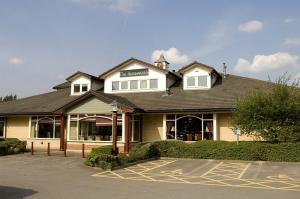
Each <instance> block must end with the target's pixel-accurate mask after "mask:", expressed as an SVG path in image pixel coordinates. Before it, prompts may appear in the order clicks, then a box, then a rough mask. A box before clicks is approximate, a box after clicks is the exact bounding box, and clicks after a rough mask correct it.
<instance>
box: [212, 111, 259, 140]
mask: <svg viewBox="0 0 300 199" xmlns="http://www.w3.org/2000/svg"><path fill="white" fill-rule="evenodd" d="M217 118H218V120H217V123H218V132H219V136H220V140H223V141H236V135H235V134H234V132H233V131H232V129H231V128H232V114H231V113H218V116H217ZM253 140H254V138H253V137H251V136H246V135H242V136H240V141H253Z"/></svg>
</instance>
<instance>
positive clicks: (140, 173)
mask: <svg viewBox="0 0 300 199" xmlns="http://www.w3.org/2000/svg"><path fill="white" fill-rule="evenodd" d="M125 169H126V170H127V171H130V172H132V173H135V174H137V175H141V176H143V177H144V178H147V179H150V180H152V181H155V180H154V179H153V178H151V177H149V176H146V175H143V174H142V172H139V173H138V172H135V171H133V170H131V169H128V168H125Z"/></svg>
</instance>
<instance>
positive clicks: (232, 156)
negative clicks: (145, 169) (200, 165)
mask: <svg viewBox="0 0 300 199" xmlns="http://www.w3.org/2000/svg"><path fill="white" fill-rule="evenodd" d="M154 145H155V147H157V149H158V150H159V152H160V155H161V156H162V157H173V158H194V159H222V160H252V161H282V162H300V142H298V143H277V144H274V143H269V142H254V141H248V142H247V141H242V142H239V144H238V145H237V143H236V142H227V141H200V142H194V143H185V142H183V141H159V142H155V143H154Z"/></svg>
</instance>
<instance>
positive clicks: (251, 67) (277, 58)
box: [235, 52, 299, 73]
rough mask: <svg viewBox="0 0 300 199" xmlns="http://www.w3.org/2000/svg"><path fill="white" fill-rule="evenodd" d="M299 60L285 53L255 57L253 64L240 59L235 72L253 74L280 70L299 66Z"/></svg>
mask: <svg viewBox="0 0 300 199" xmlns="http://www.w3.org/2000/svg"><path fill="white" fill-rule="evenodd" d="M298 59H299V57H298V56H295V55H291V54H289V53H285V52H278V53H274V54H271V55H255V56H254V58H253V60H252V63H250V62H249V61H248V60H246V59H243V58H239V59H238V61H237V64H236V66H235V70H237V71H245V72H253V73H258V72H262V71H271V70H278V69H283V68H289V67H292V66H295V65H297V61H298Z"/></svg>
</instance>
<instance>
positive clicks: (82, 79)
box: [71, 76, 91, 95]
mask: <svg viewBox="0 0 300 199" xmlns="http://www.w3.org/2000/svg"><path fill="white" fill-rule="evenodd" d="M75 84H87V85H88V91H89V90H91V80H90V78H87V77H85V76H80V77H77V78H76V79H74V80H73V81H72V83H71V95H82V94H83V92H80V93H74V85H75Z"/></svg>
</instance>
